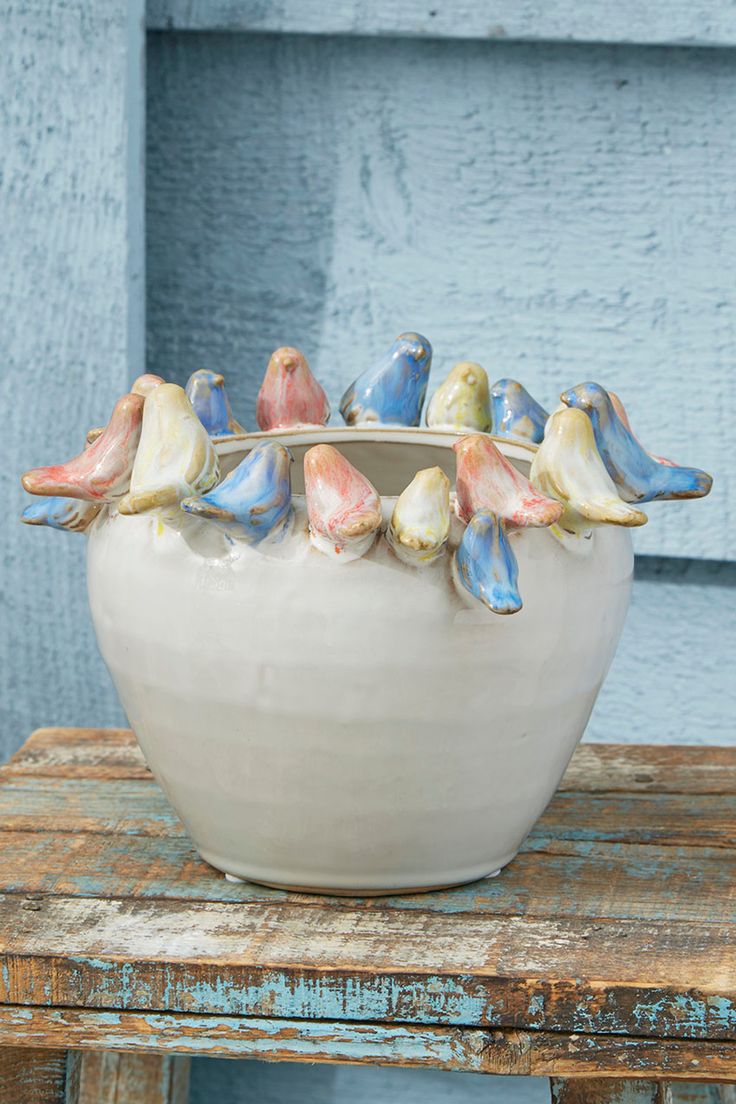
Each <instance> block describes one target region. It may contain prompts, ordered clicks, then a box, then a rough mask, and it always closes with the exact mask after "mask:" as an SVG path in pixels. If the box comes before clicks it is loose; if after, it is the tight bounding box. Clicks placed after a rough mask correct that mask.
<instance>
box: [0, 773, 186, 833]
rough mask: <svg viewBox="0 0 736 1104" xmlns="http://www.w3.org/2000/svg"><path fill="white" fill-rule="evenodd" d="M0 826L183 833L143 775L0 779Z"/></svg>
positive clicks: (169, 810)
mask: <svg viewBox="0 0 736 1104" xmlns="http://www.w3.org/2000/svg"><path fill="white" fill-rule="evenodd" d="M0 826H2V827H3V828H13V829H21V830H26V831H39V832H48V831H60V832H109V833H114V834H116V835H153V836H159V835H166V836H184V835H186V832H185V829H184V826H183V825H182V823H181V821H180V820H179V818H178V817H177V816H176V814H175V812H174V810H173V809H172V808H171V806H170V805H169V803H168V801H167V800H166V798H165V797H164V795H163V793H162V791H161V790H160V789H159V788H158V786H155V785H152V784H151V782H150V781H148V780H147V779H144V778H141V779H127V778H125V779H115V780H113V781H109V780H108V779H104V778H103V779H90V778H84V779H77V778H46V777H43V776H42V777H32V778H26V777H24V776H19V777H13V775H12V774H11V775H10V776H9V777H6V778H4V779H2V780H1V781H0Z"/></svg>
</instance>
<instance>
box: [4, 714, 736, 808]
mask: <svg viewBox="0 0 736 1104" xmlns="http://www.w3.org/2000/svg"><path fill="white" fill-rule="evenodd" d="M19 774H39V775H44V776H46V777H49V778H55V777H59V778H65V777H74V778H79V779H84V778H102V779H108V780H112V779H116V778H121V779H125V778H129V779H140V778H143V779H148V780H150V779H151V774H150V771H149V770H148V768H147V767H146V766H145V760H144V758H143V753H142V752H141V750H140V748H139V746H138V744H137V742H136V739H135V736H134V735H133V733H132V732H131V731H130V729H127V728H39V729H37V730H36V731H35V732H33V733H32V734H31V735H30V736H29V737H28V739H27V740H26V741H25V743H24V744H23V746H22V747H21V748H19V749H18V751H17V752H16V753H15V755H13V756H12V758H11V759H10V761H9V762H8V763H7V764H6V765H5V766H4V767H0V779H3V778H10V777H12V776H14V775H19ZM560 790H561V791H562V792H565V791H568V790H573V791H576V792H579V793H598V792H602V793H629V794H635V793H671V794H675V793H681V794H736V748H728V747H697V746H692V747H672V746H669V747H661V746H658V745H657V744H639V745H631V744H610V743H609V744H581V745H580V746H579V747H577V748H576V749H575V753H574V755H573V757H572V760H571V762H570V765H569V767H568V768H567V771H566V772H565V776H564V778H563V779H562V782H561V783H560Z"/></svg>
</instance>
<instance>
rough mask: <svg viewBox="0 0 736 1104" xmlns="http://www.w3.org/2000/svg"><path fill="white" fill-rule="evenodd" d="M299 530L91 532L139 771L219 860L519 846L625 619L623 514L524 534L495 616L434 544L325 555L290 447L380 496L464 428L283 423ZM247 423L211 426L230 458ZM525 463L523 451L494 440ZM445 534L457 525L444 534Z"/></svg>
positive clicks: (261, 868)
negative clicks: (420, 563)
mask: <svg viewBox="0 0 736 1104" xmlns="http://www.w3.org/2000/svg"><path fill="white" fill-rule="evenodd" d="M277 436H278V439H279V440H281V441H283V442H284V443H286V444H288V445H289V446H290V448H291V449H292V451H293V453H294V458H295V463H294V465H293V475H294V478H293V484H294V491H295V498H294V502H295V507H296V521H295V530H294V532H293V533H292V535H291V536H290V537H288V538H287V539H285V540H283V541H282V542H281V543H280V544H276V545H273V546H268V547H264V546H261V547H260V548H253V547H251V546H249V545H246V544H245V543H243V542H240V541H238V540H233V539H232V538H231V536H229V535H228V533H227V532H226V531H225V530H223V529H222V528H221V527H220V526H218V525H217V524H216V523H213V522H210V521H204V520H200V519H197V518H194V517H190V516H188V515H185V514H184V512H183V511H181V510H179V509H171V510H168V511H154V512H153V513H150V514H142V515H138V516H132V517H123V516H121V515H119V514H117V513H116V512H114V511H113V512H111V513H107V512H105V513H103V514H102V515H100V518H99V519H98V521H97V522H95V523H94V524H93V526H92V527H91V529H90V531H89V559H88V581H89V597H90V605H91V609H92V617H93V620H94V625H95V630H96V632H97V639H98V641H99V645H100V649H101V651H102V655H103V657H104V659H105V662H106V663H107V666H108V667H109V669H110V672H111V674H112V677H113V680H114V682H115V685H116V687H117V690H118V693H119V695H120V698H121V700H122V703H123V706H124V708H125V711H126V713H127V715H128V718H129V720H130V723H131V725H132V727H133V730H134V731H135V733H136V736H137V737H138V740H139V741H140V744H141V746H142V748H143V751H144V754H145V756H146V759H147V761H148V763H149V764H150V767H151V769H152V770H153V772H154V774H155V776H156V778H157V779H158V781H159V782H160V784H161V785H162V786H163V788H164V790H165V791H166V793H167V794H168V796H169V798H170V800H171V802H172V804H173V806H174V807H175V809H176V811H177V812H178V814H179V815H180V816H181V818H182V820H183V821H184V823H185V825H186V827H187V829H188V830H189V832H190V833H191V835H192V837H193V839H194V841H195V843H196V845H197V847H198V849H199V851H200V853H201V855H202V856H203V857H204V858H205V859H206V860H207V861H208V862H210V863H212V865H213V866H216V867H218V868H219V869H220V870H223V871H226V872H228V873H230V874H233V875H236V876H239V877H242V878H248V879H251V880H254V881H258V882H265V883H269V884H274V885H279V886H289V887H299V888H305V889H318V890H324V891H326V892H331V893H349V892H368V893H377V892H392V891H398V890H409V889H418V888H428V887H434V886H444V885H451V884H454V883H459V882H465V881H470V880H472V879H475V878H479V877H481V876H483V875H486V874H489V873H492V872H494V871H496V870H498V869H499V868H500V867H502V866H504V865H505V864H506V863H508V862H509V861H510V860H511V859H512V858H513V857H514V855H515V854H516V852H517V851H518V849H519V847H520V845H521V843H522V841H523V840H524V838H525V836H526V835H527V833H528V832H529V831H530V829H531V828H532V826H533V824H534V822H535V821H536V820H537V818H538V817H539V815H540V813H541V812H542V811H543V809H544V808H545V806H546V805H547V803H548V801H549V800H550V798H551V796H552V794H553V793H554V791H555V789H556V787H557V785H558V782H559V780H560V778H561V777H562V774H563V773H564V771H565V768H566V766H567V763H568V761H569V759H570V756H571V755H572V752H573V750H574V748H575V745H576V744H577V742H578V741H579V739H580V737H581V736H582V734H583V730H584V728H585V725H586V723H587V721H588V717H589V716H590V712H591V710H592V708H593V705H594V702H595V699H596V695H597V693H598V690H599V688H600V686H601V683H602V682H603V679H604V678H605V675H606V672H607V670H608V667H609V665H610V663H611V660H612V658H613V655H614V651H615V649H616V645H617V642H618V639H619V635H620V633H621V628H622V626H623V622H624V618H625V615H626V609H627V606H628V601H629V594H630V589H631V578H632V568H633V556H632V549H631V540H630V537H629V534H628V532H627V531H626V530H625V529H621V528H618V527H605V528H600V529H597V530H595V532H594V534H593V536H592V537H591V538H590V539H589V540H585V539H581V540H578V541H576V542H571V545H570V547H563V546H562V545H561V544H560V543H558V541H556V540H555V538H554V537H553V536H552V535H551V534H550V533H549V532H548V531H547V530H543V529H527V530H519V531H516V532H514V533H513V535H512V538H511V539H512V541H513V547H514V551H515V553H516V557H517V559H518V562H519V583H520V589H521V593H522V597H523V600H524V607H523V609H522V610H521V611H520V612H519V613H517V614H515V615H514V616H512V617H499V616H495V615H494V614H492V613H490V612H489V611H488V610H487V609H486V608H485V607H484V606H482V605H481V604H480V603H477V602H475V601H473V600H472V599H471V598H470V597H469V596H468V597H466V596H465V593H464V592H463V594H462V595H461V594H459V593H458V591H457V589H456V587H455V585H454V583H453V581H452V576H451V569H450V562H451V556H450V554H449V553H448V555H446V556H443V557H442V558H441V559H440V560H439V561H437V562H436V563H434V564H432V565H430V566H428V567H424V568H420V569H417V568H412V567H409V566H406V565H404V564H402V563H400V562H399V561H398V560H397V558H396V557H395V556H394V554H393V552H392V551H391V550H390V549H389V547H388V545H387V544H386V541H385V538H384V537H383V536H382V537H381V538H380V539H379V541H378V543H377V544H376V545H375V546H374V547H373V548H372V549H371V551H370V552H368V553H367V555H365V556H364V557H363V558H362V559H360V560H356V561H355V562H352V563H347V564H336V563H335V562H334V561H333V560H330V559H328V558H326V557H325V556H323V555H321V554H320V553H319V552H318V551H317V550H316V549H314V548H312V547H311V546H310V544H309V542H308V538H307V533H306V514H305V508H304V500H303V497H301V495H300V493H299V492H300V491H303V482H302V467H301V461H302V457H303V455H304V452H305V450H306V448H308V447H309V446H311V445H312V444H314V443H315V442H317V441H328V442H330V443H332V444H334V445H336V446H337V447H338V448H340V450H341V451H342V452H344V454H345V455H346V456H347V458H348V459H349V460H350V461H351V463H353V464H354V465H355V466H356V467H357V468H359V470H361V471H362V472H363V473H364V474H365V475H366V476H368V478H369V479H370V480H371V481H372V482H373V483H374V485H375V486H376V487H377V489H378V490H379V491H380V492H381V494H382V496H385V500H384V510H385V511H387V512H389V513H390V510H391V508H392V496H396V495H398V494H399V493H400V492H401V491H402V490H403V488H404V487H405V486H406V485H407V484H408V483H409V481H410V480H411V478H412V477H413V476H414V474H415V472H416V471H417V470H418V469H420V468H424V467H428V466H432V465H435V464H439V465H440V466H441V467H443V468H444V469H445V470H446V471H447V473H448V475H450V476H451V478H454V467H455V465H454V453H453V452H452V449H451V445H452V443H453V442H454V441H455V440H456V439H457V438H458V436H459V435H458V434H454V433H451V432H443V431H430V430H426V431H425V430H414V429H347V428H345V429H342V428H334V429H332V428H328V429H324V430H319V431H307V430H301V431H299V430H290V431H286V432H284V433H282V434H278V435H277ZM263 437H264V435H263V434H254V435H252V436H250V437H244V438H230V439H227V438H226V439H222V440H220V441H218V444H217V451H218V453H219V455H220V459H221V462H222V466H223V470H224V471H228V470H231V469H232V467H234V466H235V464H236V463H237V462H238V461H239V460H240V459H242V457H243V455H244V454H245V452H247V450H248V448H249V447H250V446H251V445H252V444H254V443H255V442H256V441H257V440H261V439H263ZM496 443H497V444H498V445H499V447H501V449H502V451H503V452H504V453H505V454H506V455H507V456H508V457H509V458H510V459H511V460H512V461H513V462H514V463H515V464H516V465H517V466H518V467H519V468H520V470H522V471H523V472H524V473H525V474H527V473H528V466H529V463H528V462H529V459H530V458H531V452H530V450H529V449H527V448H525V447H524V446H523V445H518V446H517V445H512V444H509V443H508V442H505V441H500V440H498V439H497V440H496ZM457 539H458V534H454V536H453V537H451V544H453V543H454V544H456V543H457Z"/></svg>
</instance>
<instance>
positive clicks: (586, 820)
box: [531, 791, 736, 848]
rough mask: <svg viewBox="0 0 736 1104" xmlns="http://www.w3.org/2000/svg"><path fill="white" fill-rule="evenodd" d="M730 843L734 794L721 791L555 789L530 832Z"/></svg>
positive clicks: (734, 833)
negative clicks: (593, 792)
mask: <svg viewBox="0 0 736 1104" xmlns="http://www.w3.org/2000/svg"><path fill="white" fill-rule="evenodd" d="M538 836H553V837H555V838H557V839H569V840H571V839H580V840H591V841H593V840H600V841H604V840H606V841H608V842H627V843H661V844H677V845H680V846H684V847H687V846H694V847H697V846H699V845H704V846H710V847H726V848H731V847H733V846H734V845H735V844H736V799H735V798H734V796H733V795H730V794H727V795H721V794H661V793H655V794H623V793H621V794H618V793H614V794H580V793H574V792H569V791H568V792H567V793H558V794H556V795H555V796H554V797H553V798H552V800H551V802H550V803H549V805H548V806H547V809H546V810H545V812H544V813H543V814H542V816H541V818H540V819H539V821H537V824H536V825H535V827H534V828H533V829H532V832H531V837H532V838H535V837H538Z"/></svg>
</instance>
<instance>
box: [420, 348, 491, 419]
mask: <svg viewBox="0 0 736 1104" xmlns="http://www.w3.org/2000/svg"><path fill="white" fill-rule="evenodd" d="M427 425H428V426H431V427H432V428H439V427H444V428H446V429H464V430H467V431H468V432H470V433H490V431H491V405H490V397H489V393H488V376H487V374H486V371H485V369H484V368H481V366H480V364H476V363H475V362H474V361H472V360H462V361H460V363H459V364H456V365H455V367H454V368H453V369H452V371H451V372H450V374H449V376H448V377H447V379H446V380H445V382H444V383H441V384H440V386H439V387H438V388H437V390H436V391H435V393H434V395H433V396H432V398H431V400H430V403H429V406H428V408H427Z"/></svg>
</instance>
